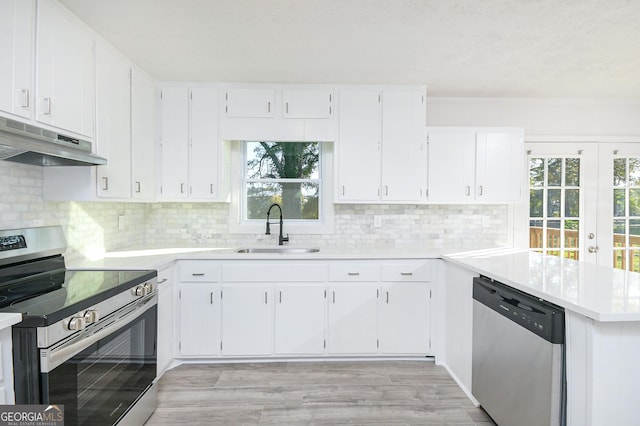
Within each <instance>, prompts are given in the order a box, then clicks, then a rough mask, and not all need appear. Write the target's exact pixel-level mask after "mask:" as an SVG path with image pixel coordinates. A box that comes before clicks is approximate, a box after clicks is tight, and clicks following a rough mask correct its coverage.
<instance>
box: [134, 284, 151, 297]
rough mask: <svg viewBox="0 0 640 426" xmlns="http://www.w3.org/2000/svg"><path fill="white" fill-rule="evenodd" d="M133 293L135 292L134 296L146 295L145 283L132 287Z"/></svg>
mask: <svg viewBox="0 0 640 426" xmlns="http://www.w3.org/2000/svg"><path fill="white" fill-rule="evenodd" d="M131 293H133V295H134V296H144V295H146V294H147V293H146V291H145V289H144V286H143V285H137V286H135V287H134V288H132V289H131Z"/></svg>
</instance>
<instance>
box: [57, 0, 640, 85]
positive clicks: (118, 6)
mask: <svg viewBox="0 0 640 426" xmlns="http://www.w3.org/2000/svg"><path fill="white" fill-rule="evenodd" d="M60 2H61V3H63V4H64V5H66V6H67V7H68V8H69V9H71V10H72V11H73V12H75V13H76V14H77V15H78V16H79V17H80V18H81V19H82V20H83V21H85V22H86V23H87V24H89V25H90V26H91V27H93V28H94V29H95V30H96V31H97V32H98V33H100V34H101V35H102V36H103V37H104V38H106V39H107V40H109V41H110V42H111V43H112V44H114V45H115V46H116V47H118V48H120V49H121V50H122V51H123V52H125V53H126V54H127V55H128V56H129V57H130V58H132V59H133V60H134V61H135V62H136V63H137V64H138V65H140V66H141V67H142V68H143V69H144V70H146V71H147V72H149V73H150V74H151V75H153V76H154V77H156V78H157V79H159V80H185V81H217V82H256V83H258V82H278V83H365V84H368V83H384V84H426V85H427V86H428V90H429V94H430V95H432V96H492V97H502V96H516V97H519V96H526V97H529V96H531V97H624V98H640V0H562V1H560V0H60Z"/></svg>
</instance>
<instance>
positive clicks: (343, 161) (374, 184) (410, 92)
mask: <svg viewBox="0 0 640 426" xmlns="http://www.w3.org/2000/svg"><path fill="white" fill-rule="evenodd" d="M339 98H340V99H339V112H338V114H339V124H338V167H337V177H338V178H337V188H336V200H337V201H338V202H421V201H424V200H425V196H426V179H427V174H426V167H427V156H426V149H425V120H426V107H425V91H424V89H423V88H406V89H387V88H384V87H381V88H343V89H341V90H340V93H339Z"/></svg>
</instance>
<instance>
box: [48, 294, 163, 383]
mask: <svg viewBox="0 0 640 426" xmlns="http://www.w3.org/2000/svg"><path fill="white" fill-rule="evenodd" d="M152 301H153V303H149V302H152ZM138 303H139V305H138V306H137V307H136V308H135V309H134V310H133V311H131V312H128V313H126V314H125V315H124V316H122V317H120V318H118V320H117V321H116V322H115V323H114V324H113V325H109V326H107V327H105V328H103V329H101V330H99V331H96V332H95V333H94V334H92V335H90V336H87V337H81V338H80V339H79V340H78V341H73V340H75V339H73V340H72V341H70V342H68V343H66V344H63V345H61V346H58V347H56V348H52V349H43V350H42V351H41V354H40V372H41V373H49V372H51V371H53V369H55V368H56V367H58V366H60V365H62V364H63V363H64V362H66V361H67V360H69V359H71V358H73V357H74V356H75V355H77V354H78V353H80V352H82V351H83V350H85V349H87V348H88V347H89V346H91V345H93V344H94V343H96V342H98V341H100V340H101V339H104V338H105V337H107V336H109V335H110V334H113V333H115V332H116V331H118V330H120V329H122V328H124V327H126V326H127V325H129V324H130V323H132V322H133V321H135V320H136V319H137V318H138V317H140V316H141V315H142V314H143V313H145V312H146V311H148V310H149V309H151V308H152V307H153V306H156V305H157V304H158V298H157V295H156V294H154V295H153V296H152V297H149V298H146V299H142V300H140V301H139V302H138Z"/></svg>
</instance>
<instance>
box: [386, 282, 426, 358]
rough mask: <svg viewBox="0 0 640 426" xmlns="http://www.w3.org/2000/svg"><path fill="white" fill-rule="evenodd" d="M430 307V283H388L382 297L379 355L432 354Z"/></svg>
mask: <svg viewBox="0 0 640 426" xmlns="http://www.w3.org/2000/svg"><path fill="white" fill-rule="evenodd" d="M430 304H431V292H430V288H429V284H428V283H385V284H384V285H383V286H382V291H381V294H380V322H379V325H378V340H379V342H380V353H381V354H428V353H430V350H431V342H430V337H431V333H430V326H431V318H430V313H431V310H430Z"/></svg>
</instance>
